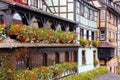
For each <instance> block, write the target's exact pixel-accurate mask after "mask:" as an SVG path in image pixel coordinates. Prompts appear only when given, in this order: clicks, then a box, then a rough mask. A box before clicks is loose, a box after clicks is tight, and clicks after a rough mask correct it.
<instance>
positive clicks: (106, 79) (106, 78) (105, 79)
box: [94, 73, 120, 80]
mask: <svg viewBox="0 0 120 80" xmlns="http://www.w3.org/2000/svg"><path fill="white" fill-rule="evenodd" d="M94 80H120V75H117V74H113V73H108V74H105V75H103V76H100V77H98V78H96V79H94Z"/></svg>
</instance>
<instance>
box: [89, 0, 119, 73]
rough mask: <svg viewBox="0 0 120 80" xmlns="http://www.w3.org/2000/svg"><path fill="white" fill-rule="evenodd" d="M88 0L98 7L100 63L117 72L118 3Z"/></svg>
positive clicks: (110, 0) (108, 0) (109, 0)
mask: <svg viewBox="0 0 120 80" xmlns="http://www.w3.org/2000/svg"><path fill="white" fill-rule="evenodd" d="M89 1H90V3H91V4H93V5H95V6H96V7H98V8H99V9H100V27H99V41H100V45H99V47H98V56H99V59H100V64H101V65H103V66H107V67H108V69H109V70H110V71H111V72H113V73H117V69H118V62H117V59H118V52H117V49H118V47H117V46H118V44H117V31H118V19H119V7H120V6H119V5H118V4H115V3H114V2H113V1H112V0H100V1H97V0H96V1H92V0H89ZM96 4H98V5H99V6H98V5H96Z"/></svg>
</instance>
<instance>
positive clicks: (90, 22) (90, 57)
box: [43, 0, 99, 73]
mask: <svg viewBox="0 0 120 80" xmlns="http://www.w3.org/2000/svg"><path fill="white" fill-rule="evenodd" d="M45 2H46V4H47V5H48V6H49V9H48V8H47V7H44V6H45V5H43V10H44V11H47V12H50V11H51V12H52V13H53V14H54V15H58V16H61V17H63V18H67V19H70V20H73V21H76V22H77V23H78V26H77V28H76V32H77V34H79V37H78V41H77V43H79V44H80V40H81V39H85V40H89V41H92V40H97V30H98V23H99V22H98V16H99V15H98V11H99V10H98V9H97V8H96V7H94V6H92V5H91V4H89V3H88V2H87V1H85V0H52V1H50V0H47V1H45ZM49 10H50V11H49ZM78 52H79V54H78V73H81V72H85V71H89V70H91V69H94V60H97V61H99V60H98V57H97V56H98V55H97V48H96V47H93V46H87V47H85V48H84V47H79V51H78Z"/></svg>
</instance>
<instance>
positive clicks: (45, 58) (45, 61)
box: [42, 53, 47, 66]
mask: <svg viewBox="0 0 120 80" xmlns="http://www.w3.org/2000/svg"><path fill="white" fill-rule="evenodd" d="M42 65H43V66H47V54H46V53H44V54H43V62H42Z"/></svg>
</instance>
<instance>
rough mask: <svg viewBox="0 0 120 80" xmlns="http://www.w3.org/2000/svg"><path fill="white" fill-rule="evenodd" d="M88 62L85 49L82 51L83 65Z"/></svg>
mask: <svg viewBox="0 0 120 80" xmlns="http://www.w3.org/2000/svg"><path fill="white" fill-rule="evenodd" d="M85 64H86V55H85V50H83V51H82V65H85Z"/></svg>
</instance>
